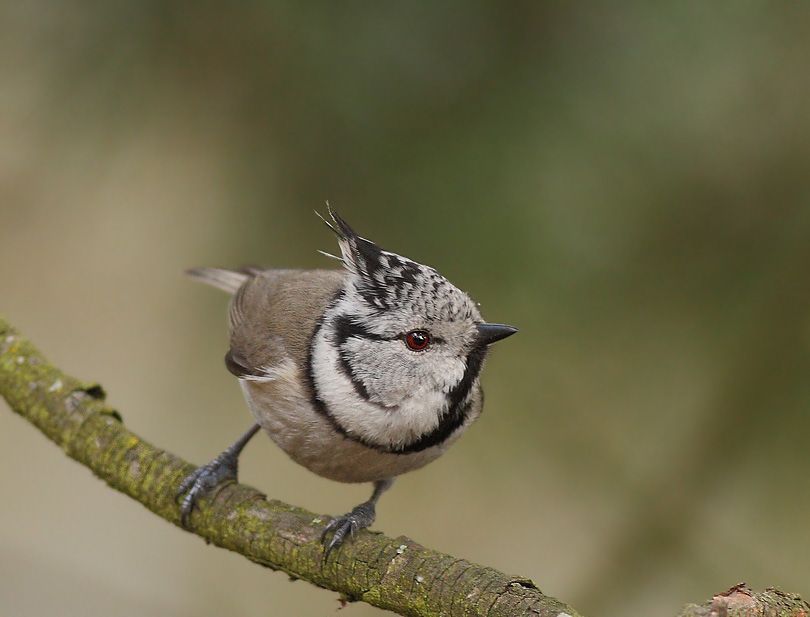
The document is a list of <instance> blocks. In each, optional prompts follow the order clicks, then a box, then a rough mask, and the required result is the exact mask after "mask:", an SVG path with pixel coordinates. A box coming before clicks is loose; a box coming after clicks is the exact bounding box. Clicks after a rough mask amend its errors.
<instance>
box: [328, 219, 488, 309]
mask: <svg viewBox="0 0 810 617" xmlns="http://www.w3.org/2000/svg"><path fill="white" fill-rule="evenodd" d="M329 215H330V216H331V217H332V220H333V221H334V225H332V224H331V223H329V222H328V221H326V220H325V219H324V222H325V223H326V224H327V225H328V226H329V228H330V229H332V231H334V232H335V234H336V235H337V237H338V243H339V245H340V252H341V254H342V256H343V258H342V259H341V261H342V262H343V264H344V265H345V266H346V268H347V269H348V270H349V272H350V273H351V274H352V275H353V276H354V277H356V289H357V291H358V293H359V295H360V297H361V298H362V299H363V300H364V301H365V302H366V303H367V304H368V305H369V307H370V308H372V309H378V310H387V309H390V308H392V307H396V306H402V305H403V304H411V305H412V306H414V308H416V309H417V310H419V311H420V312H421V313H422V314H423V315H424V316H425V317H426V318H428V319H454V318H458V317H471V316H472V314H471V313H470V311H469V308H470V305H471V304H472V302H471V301H470V300H469V298H468V297H467V295H466V294H464V293H463V292H461V291H460V290H459V289H458V288H456V287H455V286H454V285H453V284H452V283H450V282H449V281H448V280H447V279H445V278H444V277H443V276H442V275H441V274H439V273H438V272H437V271H436V270H434V269H433V268H431V267H429V266H425V265H422V264H419V263H417V262H415V261H412V260H410V259H408V258H407V257H402V256H401V255H397V254H396V253H391V252H389V251H385V250H383V249H381V248H380V247H379V246H377V245H376V244H375V243H374V242H372V241H371V240H367V239H365V238H363V237H362V236H360V235H358V234H357V233H356V232H355V231H354V230H353V229H352V228H351V227H350V226H349V224H348V223H346V221H344V220H343V218H342V217H341V216H340V215H339V214H338V213H337V212H335V211H334V210H333V209H332V208H331V207H329ZM456 295H458V296H460V297H459V298H458V302H452V301H449V302H439V303H437V302H435V299H436V298H437V297H444V298H446V299H448V300H449V299H450V298H452V297H453V296H456ZM461 296H463V297H461ZM459 313H462V314H459Z"/></svg>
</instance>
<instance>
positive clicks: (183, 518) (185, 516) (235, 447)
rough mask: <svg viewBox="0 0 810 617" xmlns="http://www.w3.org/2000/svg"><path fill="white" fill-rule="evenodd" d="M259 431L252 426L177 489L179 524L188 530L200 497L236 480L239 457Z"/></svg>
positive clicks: (195, 471)
mask: <svg viewBox="0 0 810 617" xmlns="http://www.w3.org/2000/svg"><path fill="white" fill-rule="evenodd" d="M258 431H259V425H258V424H254V425H253V426H251V427H250V428H249V429H248V430H247V432H246V433H245V434H244V435H242V436H241V437H240V438H239V439H237V440H236V441H235V442H234V443H233V444H232V445H231V446H230V447H229V448H228V449H226V450H225V451H224V452H223V453H222V454H220V455H219V456H218V457H216V458H215V459H214V460H213V461H211V462H210V463H206V464H205V465H202V466H200V467H198V468H197V469H195V470H194V472H193V473H191V475H189V476H188V477H187V478H186V479H185V480H183V481H182V482H181V483H180V486H179V487H178V489H177V497H176V499H178V500H179V499H180V497H182V496H183V494H184V493H185V497H183V501H182V502H181V503H180V523H181V524H182V525H183V527H185V528H186V529H188V526H189V523H190V522H191V512H192V511H193V510H194V506H195V505H196V503H197V501H198V500H199V499H200V497H203V496H204V495H206V494H207V493H210V492H211V491H212V490H213V489H214V488H216V487H217V486H218V485H219V484H220V483H221V482H224V481H226V480H234V481H235V480H236V476H237V472H238V470H239V455H240V454H241V453H242V450H243V449H244V447H245V446H246V445H247V442H249V441H250V439H251V438H252V437H253V436H254V435H255V434H256V433H257V432H258Z"/></svg>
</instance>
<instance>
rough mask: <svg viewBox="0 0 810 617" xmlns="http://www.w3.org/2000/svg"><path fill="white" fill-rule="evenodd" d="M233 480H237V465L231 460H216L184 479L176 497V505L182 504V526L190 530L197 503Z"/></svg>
mask: <svg viewBox="0 0 810 617" xmlns="http://www.w3.org/2000/svg"><path fill="white" fill-rule="evenodd" d="M231 479H233V480H235V479H236V469H235V465H234V463H233V462H232V461H231V460H228V459H223V458H217V459H214V460H213V461H211V462H210V463H208V464H206V465H202V466H201V467H198V468H197V469H195V470H194V471H193V472H192V473H190V474H189V475H188V476H187V477H186V478H184V479H183V481H182V482H181V483H180V485H179V486H178V488H177V494H176V495H175V503H177V502H179V503H180V524H181V525H182V526H183V527H184V528H185V529H188V528H189V524H190V523H191V514H192V512H193V511H194V506H196V505H197V501H198V500H199V499H200V498H201V497H203V496H205V495H206V494H208V493H210V492H211V491H212V490H213V489H215V488H216V487H217V486H219V484H221V483H222V482H225V481H227V480H231ZM181 497H182V501H181Z"/></svg>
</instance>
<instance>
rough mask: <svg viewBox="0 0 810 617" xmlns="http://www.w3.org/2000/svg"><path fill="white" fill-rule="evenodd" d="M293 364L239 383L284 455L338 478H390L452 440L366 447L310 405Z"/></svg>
mask: <svg viewBox="0 0 810 617" xmlns="http://www.w3.org/2000/svg"><path fill="white" fill-rule="evenodd" d="M295 370H297V369H295V368H294V367H290V370H289V371H284V370H279V371H278V372H277V373H276V378H275V379H273V380H272V381H260V382H259V381H246V380H241V381H240V384H241V386H242V391H243V393H244V395H245V399H246V400H247V402H248V404H249V405H250V409H251V412H252V413H253V417H254V418H255V419H256V422H257V423H258V424H259V425H260V426H261V427H262V428H263V429H264V430H265V432H267V434H268V435H269V436H270V438H271V439H272V440H273V441H274V442H275V443H276V444H277V445H278V446H279V447H280V448H281V449H282V450H284V452H286V453H287V455H289V456H290V458H292V459H293V460H294V461H295V462H296V463H298V464H299V465H303V466H304V467H306V468H307V469H309V470H310V471H312V472H314V473H316V474H318V475H319V476H323V477H325V478H329V479H331V480H336V481H338V482H373V481H376V480H382V479H385V478H393V477H395V476H398V475H401V474H403V473H407V472H409V471H413V470H415V469H419V468H420V467H423V466H424V465H427V464H428V463H430V462H431V461H434V460H435V459H436V458H438V457H439V456H441V454H442V453H443V452H444V451H445V450H446V449H447V447H449V445H450V442H451V441H453V440H447V441H446V442H444V443H442V444H440V445H438V446H434V447H431V448H427V449H426V450H423V451H421V452H413V453H408V454H391V453H388V452H380V451H378V450H374V449H372V448H368V447H366V446H364V445H363V444H361V443H358V442H356V441H353V440H351V439H348V438H347V437H344V436H343V435H341V434H340V433H338V432H337V431H336V430H335V429H334V427H333V426H332V425H331V424H330V423H329V421H328V420H327V419H326V418H325V417H323V416H322V415H320V414H319V413H318V412H317V411H316V410H315V409H314V408H313V406H312V404H311V402H310V399H309V396H308V395H307V393H306V392H305V391H304V390H303V388H302V387H301V386H300V385H299V381H298V379H297V376H296V375H294V374H292V373H293V371H295Z"/></svg>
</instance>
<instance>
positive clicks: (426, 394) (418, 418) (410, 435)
mask: <svg viewBox="0 0 810 617" xmlns="http://www.w3.org/2000/svg"><path fill="white" fill-rule="evenodd" d="M327 328H328V324H325V325H324V327H323V328H321V329H320V330H319V332H318V333H317V335H316V337H315V340H314V341H313V346H312V373H313V375H312V376H313V381H314V385H315V387H316V389H317V391H318V394H319V395H320V398H321V400H322V401H323V402H324V403H325V404H326V407H327V409H328V412H329V413H330V415H331V416H332V418H333V419H334V420H335V421H336V422H337V423H338V424H339V425H340V426H341V427H342V428H343V429H344V430H345V431H346V432H348V433H349V434H351V435H356V436H357V437H359V438H360V439H361V440H363V441H366V442H369V443H373V444H379V445H380V446H384V447H394V448H396V447H397V446H402V445H404V444H408V443H411V442H413V441H415V440H417V439H418V438H419V437H420V436H422V435H424V434H426V433H429V432H430V431H432V430H433V429H435V428H436V427H437V426H438V424H439V419H440V416H441V415H442V413H443V412H444V411H445V410H446V407H447V396H446V394H445V393H443V392H438V391H436V390H435V389H434V388H432V387H430V385H429V384H428V383H427V382H416V383H417V385H416V386H414V387H410V388H407V389H404V390H400V389H398V388H396V387H393V388H391V390H390V391H386V394H387V395H386V396H384V397H379V396H377V397H376V398H377V399H379V401H380V402H379V403H375V402H371V401H367V400H364V399H363V398H362V397H361V396H360V394H358V392H357V389H356V386H355V384H354V383H352V380H351V378H350V377H349V376H348V375H347V374H346V373H345V372H344V369H343V368H342V367H341V366H340V363H341V360H340V356H339V352H338V349H337V348H336V347H335V345H334V344H333V343H332V341H330V340H328V337H327V335H326V334H325V332H324V330H326V329H327ZM364 343H366V344H365V345H364ZM392 343H393V344H395V343H394V342H392ZM356 344H357V347H353V348H352V349H351V351H352V352H353V353H354V352H357V353H361V354H368V352H369V348H368V344H367V342H365V341H357V343H356ZM353 345H355V344H354V343H353ZM395 356H396V354H394V355H388V354H384V353H379V354H373V353H371V354H369V355H368V362H362V363H361V362H356V361H355V362H354V370H355V374H356V377H357V378H358V379H361V380H362V381H363V382H364V383H365V384H369V385H366V386H365V387H366V388H373V386H374V385H375V384H376V382H380V383H379V384H378V385H380V386H383V387H384V386H385V384H386V383H389V384H391V383H394V382H395V381H396V376H397V375H402V377H403V379H402V380H403V381H405V382H409V381H410V382H411V383H414V377H411V378H410V379H409V378H408V377H407V375H406V374H404V372H403V369H404V366H403V363H402V362H397V361H396V359H395ZM364 360H365V358H364ZM462 373H463V369H462ZM386 377H387V378H386ZM448 377H449V376H448ZM459 379H460V377H459ZM420 386H421V387H420ZM369 397H370V398H372V396H371V392H370V393H369ZM383 405H385V406H383Z"/></svg>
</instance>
